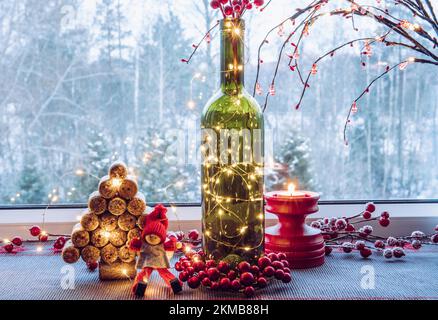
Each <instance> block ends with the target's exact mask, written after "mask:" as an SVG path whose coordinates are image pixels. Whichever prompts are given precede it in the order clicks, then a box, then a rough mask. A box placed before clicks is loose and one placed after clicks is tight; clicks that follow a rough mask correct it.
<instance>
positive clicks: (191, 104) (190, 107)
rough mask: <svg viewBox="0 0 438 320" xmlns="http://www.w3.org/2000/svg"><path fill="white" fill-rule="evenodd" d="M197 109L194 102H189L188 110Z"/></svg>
mask: <svg viewBox="0 0 438 320" xmlns="http://www.w3.org/2000/svg"><path fill="white" fill-rule="evenodd" d="M195 107H196V103H195V101H193V100H189V102H187V108H189V109H190V110H192V109H195Z"/></svg>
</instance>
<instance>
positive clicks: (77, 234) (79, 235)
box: [71, 227, 90, 248]
mask: <svg viewBox="0 0 438 320" xmlns="http://www.w3.org/2000/svg"><path fill="white" fill-rule="evenodd" d="M71 241H72V242H73V245H74V246H75V247H76V248H83V247H85V246H86V245H87V244H88V243H90V234H89V233H88V231H86V230H84V229H82V227H81V229H77V230H75V231H73V233H72V235H71Z"/></svg>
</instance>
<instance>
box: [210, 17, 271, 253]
mask: <svg viewBox="0 0 438 320" xmlns="http://www.w3.org/2000/svg"><path fill="white" fill-rule="evenodd" d="M220 27H221V28H220V29H221V30H220V35H221V45H220V57H221V73H220V74H221V76H220V80H221V84H220V90H219V91H218V93H216V94H215V95H214V96H213V97H212V98H211V99H210V101H209V102H208V103H207V105H206V106H205V108H204V110H203V114H202V119H201V129H202V146H201V151H202V155H203V158H202V177H201V181H202V225H203V235H204V236H203V247H204V250H205V252H206V254H207V256H208V257H209V258H212V259H216V260H217V259H225V260H230V261H235V260H250V261H251V260H254V259H257V258H258V257H259V256H260V255H262V254H263V250H264V221H265V219H264V207H263V168H264V162H263V156H264V131H263V130H264V128H263V125H264V124H263V113H262V111H261V108H260V106H259V105H258V103H257V102H256V100H255V99H254V98H253V97H252V96H251V95H250V94H249V93H248V92H247V91H246V90H245V87H244V65H245V61H244V51H245V50H244V49H245V44H244V31H245V24H244V21H243V20H240V19H224V20H222V21H221V24H220Z"/></svg>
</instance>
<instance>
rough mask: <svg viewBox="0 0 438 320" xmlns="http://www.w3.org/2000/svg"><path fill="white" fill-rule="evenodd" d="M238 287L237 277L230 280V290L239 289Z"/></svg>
mask: <svg viewBox="0 0 438 320" xmlns="http://www.w3.org/2000/svg"><path fill="white" fill-rule="evenodd" d="M239 289H240V281H239V280H237V279H235V280H233V281H231V290H234V291H239Z"/></svg>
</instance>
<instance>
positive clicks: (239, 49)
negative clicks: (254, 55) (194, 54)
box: [220, 19, 245, 95]
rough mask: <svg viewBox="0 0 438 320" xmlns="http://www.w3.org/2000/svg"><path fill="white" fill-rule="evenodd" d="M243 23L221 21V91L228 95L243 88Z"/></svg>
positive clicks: (239, 21)
mask: <svg viewBox="0 0 438 320" xmlns="http://www.w3.org/2000/svg"><path fill="white" fill-rule="evenodd" d="M244 32H245V23H244V21H243V20H240V19H224V20H222V21H221V32H220V33H221V45H220V48H221V49H220V55H221V89H222V91H223V92H224V93H226V94H229V95H234V94H239V93H241V92H242V90H243V87H244V71H245V70H244V58H245V45H244Z"/></svg>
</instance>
